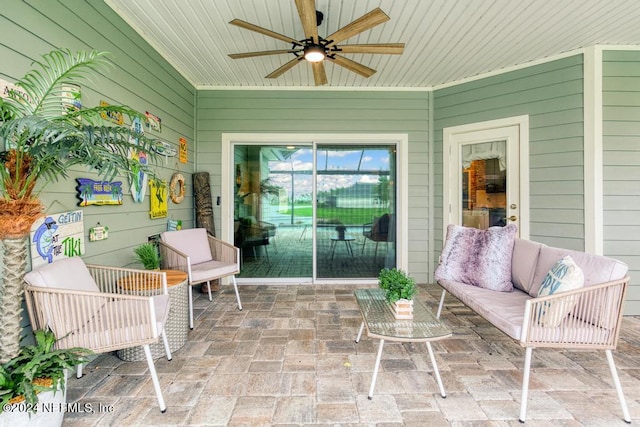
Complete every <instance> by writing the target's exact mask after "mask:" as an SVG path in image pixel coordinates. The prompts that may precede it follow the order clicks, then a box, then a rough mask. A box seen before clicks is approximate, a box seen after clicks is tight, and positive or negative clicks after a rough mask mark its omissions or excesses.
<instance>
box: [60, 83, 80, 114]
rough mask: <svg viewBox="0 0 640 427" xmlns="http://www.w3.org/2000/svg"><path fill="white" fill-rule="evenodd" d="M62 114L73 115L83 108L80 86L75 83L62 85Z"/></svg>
mask: <svg viewBox="0 0 640 427" xmlns="http://www.w3.org/2000/svg"><path fill="white" fill-rule="evenodd" d="M61 98H62V114H67V113H73V112H75V111H79V110H80V109H81V108H82V94H81V92H80V86H78V85H76V84H73V83H63V84H62V96H61Z"/></svg>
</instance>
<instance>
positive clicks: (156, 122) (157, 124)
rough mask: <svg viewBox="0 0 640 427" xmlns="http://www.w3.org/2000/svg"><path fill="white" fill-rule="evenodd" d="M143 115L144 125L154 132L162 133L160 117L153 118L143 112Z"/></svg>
mask: <svg viewBox="0 0 640 427" xmlns="http://www.w3.org/2000/svg"><path fill="white" fill-rule="evenodd" d="M144 114H145V116H146V118H147V120H145V124H146V125H147V127H148V128H151V130H154V131H156V132H162V125H161V123H162V120H161V119H160V117H158V116H155V115H153V114H151V113H150V112H148V111H145V113H144Z"/></svg>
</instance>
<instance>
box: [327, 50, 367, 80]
mask: <svg viewBox="0 0 640 427" xmlns="http://www.w3.org/2000/svg"><path fill="white" fill-rule="evenodd" d="M327 60H329V61H331V62H333V63H335V64H337V65H339V66H341V67H344V68H346V69H347V70H349V71H353V72H354V73H356V74H360V75H361V76H362V77H367V78H369V77H371V76H372V75H374V74H375V72H376V70H374V69H373V68H369V67H367V66H366V65H362V64H360V63H358V62H356V61H352V60H350V59H348V58H345V57H344V56H340V55H335V57H334V58H331V57H330V56H327Z"/></svg>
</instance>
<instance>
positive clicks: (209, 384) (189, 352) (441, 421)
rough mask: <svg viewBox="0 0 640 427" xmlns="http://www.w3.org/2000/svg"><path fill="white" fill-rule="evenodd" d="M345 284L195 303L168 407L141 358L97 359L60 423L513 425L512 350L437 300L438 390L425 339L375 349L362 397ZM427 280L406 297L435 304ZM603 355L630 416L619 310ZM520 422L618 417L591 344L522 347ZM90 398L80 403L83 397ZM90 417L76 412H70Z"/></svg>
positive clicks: (635, 332) (250, 289)
mask: <svg viewBox="0 0 640 427" xmlns="http://www.w3.org/2000/svg"><path fill="white" fill-rule="evenodd" d="M354 289H355V287H354V286H346V285H345V286H333V285H332V286H326V285H323V286H310V285H300V286H292V285H289V286H277V285H271V286H257V285H246V286H240V293H241V297H242V303H243V306H244V310H243V311H238V310H237V308H236V304H235V296H234V294H233V291H232V289H231V287H227V286H224V287H223V290H222V291H221V292H218V293H217V295H216V296H215V297H214V301H213V302H212V303H209V301H208V300H207V298H206V297H205V296H204V295H199V297H198V299H197V300H196V302H195V307H196V315H197V321H196V325H195V329H194V330H193V331H191V332H190V333H189V339H188V342H187V344H186V345H185V346H184V347H183V348H182V349H180V350H178V351H176V352H175V353H174V355H173V356H174V357H173V360H172V361H170V362H169V361H167V360H166V359H164V358H160V359H157V360H156V369H157V371H158V375H159V377H160V383H161V387H162V390H163V393H164V398H165V401H166V403H167V406H168V409H167V411H166V413H164V414H162V413H161V412H160V411H159V409H158V403H157V400H156V396H155V393H154V391H153V386H152V384H151V380H150V377H149V375H148V372H147V365H146V362H144V361H142V362H123V361H121V360H120V359H118V358H117V357H116V356H115V355H114V354H106V355H100V356H98V357H97V358H96V359H95V360H93V361H92V362H91V363H90V364H88V365H87V366H86V367H85V375H84V376H83V378H81V379H76V378H75V376H74V377H72V378H71V379H70V380H69V385H68V389H67V392H68V402H69V403H75V404H76V406H71V408H72V409H73V412H67V413H66V415H65V420H64V424H63V425H64V426H83V427H84V426H90V425H93V426H108V425H122V426H125V425H126V426H135V425H140V426H160V425H167V426H169V425H212V426H224V425H247V426H254V425H255V426H258V425H265V426H267V425H269V426H271V425H273V426H288V425H342V426H344V425H367V426H400V425H415V426H440V425H442V426H446V425H453V426H516V425H521V424H520V423H519V422H518V413H519V405H520V392H521V390H520V384H521V377H522V364H523V359H524V350H523V349H522V348H521V347H520V346H519V345H518V343H516V342H514V341H513V340H511V339H510V338H508V337H507V336H506V335H504V334H502V333H501V332H500V331H498V330H497V329H495V328H494V327H492V326H491V325H490V324H488V323H487V322H486V321H484V320H483V319H482V318H480V317H479V316H477V315H476V314H475V313H473V312H472V311H470V310H469V309H467V308H466V307H465V306H464V305H462V304H461V303H459V302H458V301H457V300H455V299H454V298H452V297H449V299H448V300H447V301H448V302H447V304H446V307H447V308H446V310H445V311H444V312H443V316H442V317H443V320H444V322H446V323H447V324H448V325H449V326H450V327H451V328H452V329H453V331H454V336H453V337H452V338H450V339H447V340H443V341H437V342H435V343H434V344H433V348H434V351H435V353H436V358H437V360H438V366H439V368H440V372H441V375H442V379H443V382H444V386H445V389H446V391H447V398H446V399H443V398H441V397H440V395H439V393H438V387H437V384H436V382H435V380H434V378H433V376H432V368H431V365H430V363H429V357H428V354H427V351H426V348H425V347H424V345H418V344H401V343H393V342H388V343H386V345H385V348H384V352H383V357H382V362H381V367H380V372H379V375H378V381H377V384H376V389H375V395H374V397H373V399H372V400H368V399H367V393H368V390H369V384H370V381H371V374H372V371H373V366H374V364H375V356H376V350H377V344H378V341H377V340H373V339H370V338H368V337H363V339H362V340H361V341H360V343H359V344H356V343H355V342H354V338H355V336H356V334H357V331H358V327H359V325H360V322H361V317H360V312H359V310H358V307H357V304H356V302H355V298H354V296H353V290H354ZM439 295H440V288H439V287H438V286H437V285H421V286H420V294H419V298H420V299H421V300H423V301H425V302H426V303H427V305H428V306H430V307H432V309H435V307H436V305H437V301H438V298H439ZM614 358H615V360H616V364H617V366H618V370H619V374H620V378H621V382H622V387H623V389H624V392H625V395H626V398H627V403H628V405H629V411H630V412H631V416H632V418H633V419H634V420H635V422H637V419H638V418H639V417H640V319H639V318H636V317H625V318H624V322H623V329H622V333H621V340H620V342H619V344H618V348H617V350H616V351H615V352H614ZM529 395H530V397H529V407H528V413H527V415H528V417H527V422H526V425H528V426H543V425H544V426H547V425H561V426H579V425H585V426H607V427H608V426H614V425H626V423H625V422H624V421H623V420H622V411H621V409H620V405H619V403H618V400H617V397H616V394H615V390H614V389H613V385H612V383H611V376H610V373H609V370H608V366H607V363H606V357H605V354H604V352H602V351H600V352H593V351H589V352H586V351H585V352H582V351H560V350H544V349H537V350H534V352H533V362H532V375H531V383H530V392H529ZM89 404H90V405H89ZM89 406H90V407H91V411H85V412H82V408H88V407H89Z"/></svg>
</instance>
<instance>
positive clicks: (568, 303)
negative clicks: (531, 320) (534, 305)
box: [538, 255, 584, 328]
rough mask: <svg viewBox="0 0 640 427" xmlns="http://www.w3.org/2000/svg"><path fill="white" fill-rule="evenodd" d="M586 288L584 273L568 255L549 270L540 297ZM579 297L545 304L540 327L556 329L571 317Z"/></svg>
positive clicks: (539, 317)
mask: <svg viewBox="0 0 640 427" xmlns="http://www.w3.org/2000/svg"><path fill="white" fill-rule="evenodd" d="M583 286H584V273H583V272H582V270H581V269H580V267H578V265H577V264H576V262H575V261H574V260H573V258H571V256H569V255H567V256H565V257H564V258H562V259H560V260H558V262H557V263H556V264H555V265H554V266H553V267H552V268H551V270H549V272H548V273H547V275H546V276H545V278H544V280H543V281H542V284H541V285H540V290H539V291H538V296H539V297H543V296H546V295H554V294H557V293H560V292H567V291H572V290H574V289H580V288H582V287H583ZM577 301H578V297H577V296H574V297H571V298H566V299H565V300H563V301H562V303H560V302H545V303H544V304H543V305H542V307H540V310H538V324H539V325H540V326H544V327H548V328H555V327H557V326H558V325H560V323H562V321H563V320H564V319H565V318H566V317H567V316H568V315H569V313H570V312H571V310H573V307H574V306H575V305H576V302H577Z"/></svg>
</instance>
